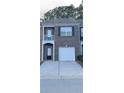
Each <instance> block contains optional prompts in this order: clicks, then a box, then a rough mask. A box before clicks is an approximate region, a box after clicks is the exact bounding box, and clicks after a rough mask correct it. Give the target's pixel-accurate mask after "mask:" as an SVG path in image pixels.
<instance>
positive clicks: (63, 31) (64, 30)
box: [60, 27, 73, 36]
mask: <svg viewBox="0 0 124 93" xmlns="http://www.w3.org/2000/svg"><path fill="white" fill-rule="evenodd" d="M72 35H73V28H72V27H60V36H72Z"/></svg>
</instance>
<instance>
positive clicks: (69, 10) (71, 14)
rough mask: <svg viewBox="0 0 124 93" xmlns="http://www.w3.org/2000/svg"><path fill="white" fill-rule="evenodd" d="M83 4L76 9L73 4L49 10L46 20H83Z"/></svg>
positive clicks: (45, 15)
mask: <svg viewBox="0 0 124 93" xmlns="http://www.w3.org/2000/svg"><path fill="white" fill-rule="evenodd" d="M82 3H83V1H82ZM82 3H81V4H80V5H79V7H77V8H75V7H74V5H72V4H71V5H70V6H60V7H56V8H54V9H52V10H49V11H48V12H46V13H45V14H44V20H51V19H56V18H74V19H82V18H83V4H82Z"/></svg>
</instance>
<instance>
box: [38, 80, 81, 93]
mask: <svg viewBox="0 0 124 93" xmlns="http://www.w3.org/2000/svg"><path fill="white" fill-rule="evenodd" d="M40 89H41V90H40V93H83V80H82V79H41V81H40Z"/></svg>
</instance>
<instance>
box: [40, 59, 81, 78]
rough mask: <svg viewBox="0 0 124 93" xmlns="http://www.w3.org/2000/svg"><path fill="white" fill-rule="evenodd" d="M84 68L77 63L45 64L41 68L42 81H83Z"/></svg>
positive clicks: (47, 62) (56, 62)
mask: <svg viewBox="0 0 124 93" xmlns="http://www.w3.org/2000/svg"><path fill="white" fill-rule="evenodd" d="M82 75H83V69H82V67H81V66H80V65H79V64H77V63H76V62H58V61H55V62H50V61H46V62H44V63H43V64H42V65H41V67H40V78H41V79H81V78H82V77H83V76H82Z"/></svg>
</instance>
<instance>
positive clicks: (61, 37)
mask: <svg viewBox="0 0 124 93" xmlns="http://www.w3.org/2000/svg"><path fill="white" fill-rule="evenodd" d="M79 55H83V20H82V19H81V20H75V19H72V18H60V19H55V20H49V21H40V60H41V61H46V60H52V61H76V58H77V56H79Z"/></svg>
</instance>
